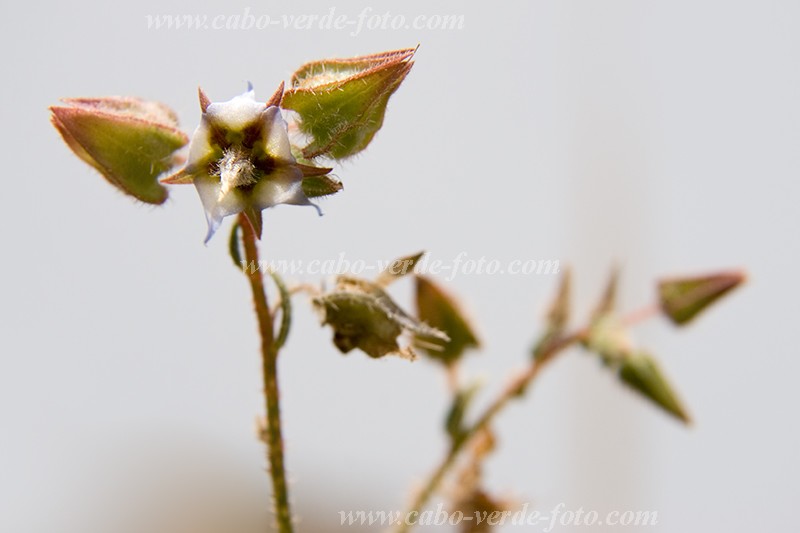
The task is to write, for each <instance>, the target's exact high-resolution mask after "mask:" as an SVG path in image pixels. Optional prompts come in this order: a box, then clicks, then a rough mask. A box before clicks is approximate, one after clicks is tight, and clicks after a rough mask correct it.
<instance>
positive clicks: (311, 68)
mask: <svg viewBox="0 0 800 533" xmlns="http://www.w3.org/2000/svg"><path fill="white" fill-rule="evenodd" d="M415 51H416V50H415V49H406V50H397V51H394V52H385V53H381V54H376V55H371V56H362V57H354V58H349V59H329V60H323V61H315V62H313V63H308V64H306V65H304V66H303V67H301V68H300V69H299V70H298V71H297V72H295V73H294V75H293V76H292V87H291V89H288V90H287V91H286V92H285V93H284V96H283V101H282V103H281V105H282V107H284V108H286V109H291V110H293V111H296V112H297V113H298V114H299V116H300V129H301V131H303V132H304V133H305V134H306V135H308V136H309V137H310V138H311V142H310V143H309V144H308V146H306V147H305V148H303V150H302V154H303V157H305V158H307V159H313V158H315V157H318V156H326V157H331V158H333V159H343V158H346V157H350V156H352V155H355V154H357V153H358V152H360V151H362V150H363V149H364V148H366V147H367V146H368V145H369V143H370V142H371V141H372V138H373V137H374V136H375V133H377V131H378V130H379V129H380V128H381V126H383V118H384V114H385V113H386V104H387V103H388V102H389V97H390V96H391V95H392V94H393V93H394V92H395V91H396V90H397V88H398V87H399V86H400V84H401V83H402V81H403V80H404V79H405V77H406V75H407V74H408V72H409V71H410V70H411V67H412V65H413V62H412V61H411V57H412V56H413V55H414V52H415Z"/></svg>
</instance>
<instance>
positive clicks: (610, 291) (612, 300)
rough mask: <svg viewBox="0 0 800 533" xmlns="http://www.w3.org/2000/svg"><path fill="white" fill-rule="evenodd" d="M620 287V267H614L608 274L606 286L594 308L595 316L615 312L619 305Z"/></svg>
mask: <svg viewBox="0 0 800 533" xmlns="http://www.w3.org/2000/svg"><path fill="white" fill-rule="evenodd" d="M618 287H619V269H618V268H617V267H614V268H612V269H611V274H610V275H609V276H608V281H607V282H606V287H605V289H604V290H603V294H602V295H601V296H600V301H599V302H598V303H597V307H595V310H594V318H599V317H601V316H603V315H608V314H610V313H613V312H614V310H615V309H616V307H617V288H618Z"/></svg>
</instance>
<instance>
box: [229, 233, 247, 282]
mask: <svg viewBox="0 0 800 533" xmlns="http://www.w3.org/2000/svg"><path fill="white" fill-rule="evenodd" d="M241 229H242V227H241V225H240V224H239V223H238V222H234V223H233V226H231V236H230V238H229V239H228V253H229V254H230V256H231V260H232V261H233V264H234V265H236V268H238V269H239V270H244V263H243V262H242V249H241V247H240V246H239V245H240V243H241V240H240V238H239V234H240V231H241Z"/></svg>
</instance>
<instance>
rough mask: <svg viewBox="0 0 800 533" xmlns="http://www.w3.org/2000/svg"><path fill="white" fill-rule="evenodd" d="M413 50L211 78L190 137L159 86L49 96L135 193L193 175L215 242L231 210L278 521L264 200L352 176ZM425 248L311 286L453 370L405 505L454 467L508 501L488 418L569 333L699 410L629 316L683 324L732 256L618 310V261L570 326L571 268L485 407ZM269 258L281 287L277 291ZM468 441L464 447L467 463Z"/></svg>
mask: <svg viewBox="0 0 800 533" xmlns="http://www.w3.org/2000/svg"><path fill="white" fill-rule="evenodd" d="M415 52H416V49H404V50H396V51H391V52H384V53H379V54H374V55H369V56H362V57H354V58H349V59H328V60H321V61H314V62H311V63H307V64H306V65H303V66H302V67H300V68H299V69H298V70H297V71H296V72H295V73H294V75H293V76H292V79H291V81H290V84H289V87H288V88H287V87H285V85H284V83H280V84H279V86H278V88H277V90H275V91H274V93H273V94H272V96H270V97H269V98H268V99H266V100H264V101H260V100H257V99H256V97H255V93H254V90H253V88H252V87H248V89H247V91H246V92H245V93H244V94H242V95H239V96H236V97H234V98H232V99H231V100H228V101H225V102H214V101H212V100H211V99H210V98H209V97H208V96H207V95H206V94H205V93H204V92H203V90H202V89H200V90H199V100H200V111H201V118H200V124H199V126H198V127H197V128H196V130H195V131H194V134H193V135H192V136H191V139H190V137H189V136H188V135H186V134H185V133H184V132H182V131H181V130H180V129H179V127H178V122H177V118H176V115H175V113H174V112H173V111H172V110H171V109H169V108H168V107H167V106H165V105H163V104H161V103H158V102H150V101H145V100H141V99H137V98H127V97H126V98H121V97H106V98H74V99H65V100H64V104H65V105H63V106H55V107H52V108H51V112H52V115H51V119H52V122H53V125H54V126H55V127H56V129H57V130H58V131H59V132H60V134H61V136H62V138H63V139H64V141H65V142H66V144H67V145H68V146H69V148H70V149H71V150H72V151H73V152H74V153H75V155H77V156H78V157H79V158H80V159H82V160H83V161H84V162H85V163H87V164H89V165H91V166H92V167H93V168H95V169H96V170H97V171H98V172H100V174H101V175H102V176H103V177H105V178H106V180H107V181H108V182H109V183H111V184H112V185H114V186H115V187H117V188H118V189H119V190H121V191H123V192H124V193H125V194H128V195H130V196H133V197H134V198H136V199H137V200H139V201H141V202H145V203H149V204H161V203H163V202H164V201H165V200H166V199H167V196H168V189H167V187H165V185H181V184H192V185H194V187H195V188H196V189H197V192H198V195H199V197H200V202H201V204H202V207H203V209H204V211H205V217H206V222H207V232H206V237H205V241H206V242H208V240H209V239H211V238H212V237H213V236H214V234H215V233H216V232H217V231H218V230H219V228H220V227H221V225H222V224H223V221H224V219H225V218H227V217H231V216H234V215H235V216H236V220H235V221H234V222H233V224H232V227H231V237H230V247H229V250H230V254H231V257H232V259H233V261H234V264H235V265H236V266H237V268H241V270H242V271H243V272H244V274H245V275H246V277H247V279H248V282H249V284H250V287H251V290H252V294H253V301H254V306H255V313H256V317H257V321H258V327H259V333H260V336H261V356H262V363H263V367H262V368H263V379H264V391H265V401H266V419H265V422H264V424H263V427H262V429H261V437H262V439H263V440H264V442H265V443H266V445H267V459H268V462H269V466H270V468H269V472H270V476H271V480H272V489H273V496H274V511H275V518H276V522H277V527H278V529H279V531H281V532H283V533H286V532H291V531H293V528H294V525H293V517H292V512H291V509H290V499H289V494H288V488H287V483H286V474H285V467H284V446H283V438H282V434H281V414H280V391H279V384H278V374H277V362H278V357H279V354H280V351H281V349H282V348H283V347H284V345H285V343H286V341H287V339H288V336H289V331H290V327H291V318H292V303H291V297H292V295H293V294H295V293H297V292H298V290H295V288H292V287H287V285H286V283H285V282H284V281H283V279H281V277H280V276H279V274H278V273H276V272H272V271H270V272H263V271H262V270H261V269H260V268H259V265H261V264H263V263H260V262H259V250H258V240H259V239H260V238H261V235H262V231H263V225H264V224H263V219H262V212H263V210H265V209H267V208H269V207H273V206H275V205H279V204H290V205H299V206H311V207H314V208H316V210H317V211H319V208H317V207H316V206H315V204H314V203H313V200H314V199H315V198H318V197H321V196H329V195H333V194H336V193H338V192H340V191H341V190H342V183H341V182H340V181H339V180H338V179H336V178H334V177H333V176H332V175H331V172H332V171H333V167H332V166H330V165H332V164H334V163H336V162H337V161H340V160H343V159H346V158H349V157H351V156H353V155H355V154H357V153H359V152H361V151H362V150H364V149H365V148H367V146H368V145H369V144H370V142H371V141H372V140H373V138H374V136H375V134H376V133H377V131H378V130H379V129H380V128H381V127H382V126H383V120H384V114H385V111H386V106H387V104H388V101H389V99H390V97H391V96H392V94H394V92H395V91H396V90H397V89H398V87H399V86H400V84H401V83H402V82H403V80H404V79H405V78H406V76H407V75H408V73H409V71H410V70H411V68H412V66H413V61H412V58H413V56H414V54H415ZM187 145H188V153H186V154H184V153H183V149H184V148H185V147H186V146H187ZM422 256H423V254H422V253H419V254H415V255H412V256H408V257H403V258H400V259H397V260H395V261H393V262H392V263H390V264H389V266H388V267H387V268H386V269H385V270H384V271H383V272H382V273H381V274H380V275H379V276H378V277H377V278H376V279H373V280H368V279H361V278H357V277H353V276H348V275H341V276H339V277H338V278H337V279H336V283H335V285H334V287H333V288H332V289H330V290H328V291H323V290H321V289H319V290H316V289H315V290H309V289H306V291H307V292H311V296H312V298H311V302H312V305H313V306H314V308H315V309H316V310H317V311H318V313H319V315H320V317H321V321H322V323H323V324H324V325H327V326H330V328H331V330H332V331H333V344H334V345H335V346H336V348H337V349H339V350H340V351H341V352H343V353H348V352H350V351H352V350H356V349H357V350H360V351H362V352H364V353H365V354H367V355H368V356H370V357H373V358H381V357H384V356H387V355H399V356H402V357H405V358H407V359H414V358H416V357H418V355H419V354H421V355H422V356H424V357H429V358H431V359H433V360H436V361H437V362H439V363H441V365H442V368H443V369H444V370H445V372H447V374H448V376H449V377H450V380H449V383H450V385H451V389H452V400H451V405H450V407H449V410H448V411H447V415H446V417H445V421H444V429H445V431H446V433H447V435H448V438H449V446H448V450H447V453H446V455H445V457H444V459H443V460H442V461H441V463H440V464H439V466H438V467H437V468H436V469H435V470H434V472H433V473H432V475H431V477H430V478H429V480H428V481H427V483H426V484H425V485H424V486H423V488H422V490H420V491H419V492H418V493H417V494H416V496H415V497H414V499H413V501H412V503H411V505H410V507H409V513H408V514H407V515H406V516H407V517H412V516H419V514H420V513H421V512H422V511H423V510H424V508H425V506H426V504H427V503H428V502H429V500H430V498H431V497H432V496H433V495H434V494H435V493H436V492H437V491H438V490H439V489H440V488H441V487H442V484H443V482H444V481H445V479H446V478H447V477H448V476H449V475H452V476H453V477H454V479H455V481H456V485H457V486H458V490H457V491H455V492H454V493H453V494H452V496H453V502H452V504H453V508H454V509H461V510H462V512H469V513H475V512H477V513H484V516H485V515H486V514H488V513H493V512H500V511H502V510H503V509H504V508H505V506H506V504H504V502H502V501H500V500H499V499H497V498H495V497H493V496H491V495H490V494H488V493H487V492H486V491H485V490H484V489H483V488H482V484H481V468H482V461H483V460H484V458H485V457H486V456H487V455H488V454H489V453H490V452H491V451H492V450H493V449H494V438H493V435H492V423H493V421H494V419H495V417H496V416H497V415H498V413H500V412H501V411H502V410H503V409H504V407H505V406H506V405H508V404H509V403H510V402H511V401H512V400H515V399H518V398H521V397H522V396H524V394H525V393H526V392H527V390H528V389H529V388H530V385H531V384H532V383H533V381H534V380H535V379H536V377H537V376H538V375H539V374H540V373H541V371H542V370H543V369H544V368H545V367H546V366H547V365H548V364H549V363H550V362H552V361H553V360H554V359H555V358H556V357H557V356H558V355H560V354H562V353H564V352H565V351H566V350H567V349H569V348H572V347H575V346H577V347H580V348H582V349H583V350H584V351H586V352H587V353H589V354H591V355H592V356H594V357H597V358H598V360H599V361H600V362H601V363H602V365H603V366H604V367H605V368H607V369H608V370H609V371H611V372H614V373H615V374H616V375H617V376H618V377H619V380H620V381H621V382H622V383H623V384H625V385H626V386H628V387H629V388H631V389H632V390H633V391H635V392H637V393H639V394H640V395H641V396H642V397H644V398H645V399H647V400H649V401H650V402H652V403H653V404H654V405H655V406H657V407H658V408H660V409H662V410H663V411H664V412H666V413H667V414H669V415H671V416H673V417H675V418H676V419H678V420H680V421H681V422H684V423H688V422H689V414H688V412H687V410H686V408H685V406H684V404H683V402H682V401H681V400H680V398H679V396H678V395H677V393H676V392H675V390H674V388H673V387H672V385H671V384H670V383H669V381H668V380H667V379H666V377H665V376H664V374H663V372H662V371H661V369H660V366H659V364H658V362H657V361H656V359H655V358H653V357H652V356H651V355H650V354H649V352H647V351H646V350H644V349H643V348H641V347H639V346H638V345H636V344H635V343H633V342H632V341H631V339H630V336H629V333H628V331H629V329H630V327H631V326H633V325H634V324H636V323H639V322H640V321H642V320H644V319H646V318H649V317H651V316H653V315H656V314H658V313H661V314H662V315H664V316H666V317H667V318H668V319H669V320H671V321H672V322H674V323H675V324H676V325H678V326H683V325H686V324H687V323H689V322H690V321H691V320H692V319H693V318H694V317H695V316H697V315H698V314H699V313H700V312H701V311H703V310H704V309H705V308H707V307H708V306H709V305H710V304H712V303H713V302H714V301H716V300H717V299H718V298H720V297H721V296H722V295H724V294H725V293H727V292H728V291H730V290H732V289H733V288H735V287H736V286H738V285H739V284H741V283H742V282H743V279H744V277H743V275H742V274H741V273H738V272H726V273H716V274H711V275H707V276H691V277H681V278H674V279H669V280H663V281H661V282H659V283H658V284H657V291H656V292H657V303H656V305H653V306H650V307H646V308H644V309H643V310H641V311H637V312H634V313H631V314H620V313H619V312H618V310H617V307H616V305H615V292H616V286H617V275H616V273H614V274H612V276H611V278H610V280H609V282H608V285H607V288H606V290H605V291H604V293H603V294H602V296H601V298H600V300H599V302H598V304H597V306H596V308H595V311H594V313H593V314H592V315H591V316H590V317H589V319H588V321H587V322H586V323H585V324H583V325H581V326H579V327H573V328H570V322H571V318H572V317H571V312H570V292H571V289H570V287H571V283H572V281H571V278H570V274H569V272H568V271H567V272H565V273H564V275H563V277H562V280H561V284H560V287H559V289H558V292H557V294H556V297H555V298H554V300H553V303H552V305H551V307H550V311H549V313H548V314H547V317H546V323H545V327H544V329H543V333H542V334H541V336H540V337H539V339H538V340H537V341H536V342H535V343H534V344H533V347H532V348H531V350H530V353H529V357H528V363H527V366H526V368H525V369H524V370H523V371H522V372H520V373H518V374H516V375H514V376H512V377H511V379H510V381H509V383H508V385H507V386H506V388H505V389H504V391H503V392H502V393H501V394H500V395H499V396H498V397H497V398H496V399H495V400H494V401H493V402H491V403H490V404H489V406H488V407H487V408H486V409H485V410H483V411H482V412H479V413H474V412H473V411H474V409H472V405H471V400H472V398H473V397H474V396H475V393H476V391H477V390H478V386H477V385H474V384H471V383H469V382H467V381H464V380H463V379H462V377H461V376H460V374H459V372H458V371H457V369H458V365H459V362H460V361H461V359H462V358H463V356H464V354H465V353H466V352H468V351H469V350H472V349H477V348H479V347H480V341H479V339H478V336H477V335H476V334H475V332H474V329H473V327H472V326H471V324H470V322H469V321H468V320H467V319H466V318H465V316H464V314H463V312H462V311H461V309H460V306H459V305H458V304H457V303H456V301H455V299H454V298H453V297H452V296H450V295H448V294H447V292H446V291H445V290H444V289H443V288H442V287H440V286H439V285H438V284H437V283H436V282H435V281H434V280H432V279H429V278H427V277H424V276H422V275H419V274H417V272H416V270H418V269H417V268H416V267H417V266H418V265H419V261H420V260H421V258H422ZM264 274H268V276H269V280H271V282H272V283H273V284H274V285H275V287H276V292H277V295H278V301H277V303H275V305H274V306H272V307H271V306H270V304H269V302H268V296H267V294H268V293H267V291H266V290H265V277H264ZM406 275H410V276H414V278H415V285H416V313H414V314H412V313H409V312H407V311H405V310H403V309H402V308H401V307H400V306H399V305H397V304H396V303H395V302H394V300H393V299H392V297H391V296H390V295H389V292H388V288H389V286H390V285H391V284H392V283H393V282H394V281H395V280H397V279H399V278H400V277H402V276H406ZM460 457H464V458H465V461H462V462H461V463H459V461H458V459H459V458H460ZM411 526H413V521H410V520H406V521H405V522H404V523H402V524H400V525H399V526H398V529H397V530H398V531H407V530H408V529H409V528H410V527H411ZM474 527H484V528H485V527H486V524H485V523H480V522H478V523H472V522H471V523H470V524H469V525H468V527H467V529H465V531H478V529H471V528H474ZM480 530H481V531H483V530H484V529H480Z"/></svg>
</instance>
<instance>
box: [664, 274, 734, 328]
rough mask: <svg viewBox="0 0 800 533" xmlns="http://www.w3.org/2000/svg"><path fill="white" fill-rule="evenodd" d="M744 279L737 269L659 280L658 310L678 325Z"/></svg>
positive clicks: (687, 320) (698, 312) (691, 317)
mask: <svg viewBox="0 0 800 533" xmlns="http://www.w3.org/2000/svg"><path fill="white" fill-rule="evenodd" d="M744 281H745V275H744V274H743V273H741V272H722V273H719V274H712V275H707V276H696V277H682V278H673V279H667V280H662V281H660V282H659V284H658V295H659V299H660V302H661V310H662V311H663V312H664V314H665V315H666V316H667V317H669V318H670V320H672V321H673V322H674V323H675V324H677V325H679V326H682V325H684V324H687V323H689V322H690V321H691V320H692V319H693V318H694V317H696V316H697V315H698V314H700V313H701V312H702V311H703V310H705V309H706V308H707V307H708V306H710V305H711V304H713V303H714V302H716V301H717V300H719V299H720V298H721V297H722V296H724V295H725V294H727V293H728V292H730V291H731V290H733V289H734V288H736V287H738V286H739V285H741V284H742V283H744Z"/></svg>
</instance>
